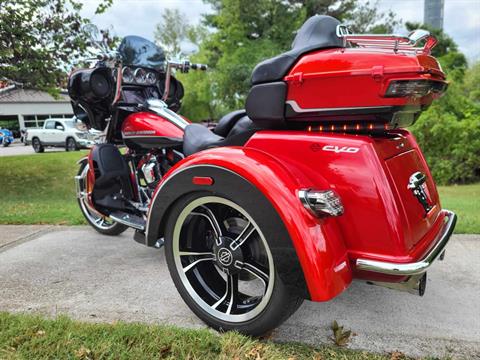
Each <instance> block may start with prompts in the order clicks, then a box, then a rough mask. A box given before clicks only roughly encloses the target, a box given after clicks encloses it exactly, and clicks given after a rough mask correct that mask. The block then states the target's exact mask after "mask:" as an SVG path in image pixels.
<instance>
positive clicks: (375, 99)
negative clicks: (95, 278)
mask: <svg viewBox="0 0 480 360" xmlns="http://www.w3.org/2000/svg"><path fill="white" fill-rule="evenodd" d="M435 43H436V40H435V38H434V37H432V36H431V35H430V34H429V33H428V32H426V31H423V30H417V31H414V32H412V33H411V34H410V35H409V36H408V37H402V36H396V35H358V34H351V33H350V32H349V31H348V29H347V28H346V27H345V26H343V25H341V24H340V23H339V22H338V21H337V20H336V19H334V18H332V17H328V16H314V17H312V18H310V19H309V20H307V21H306V23H305V24H304V25H303V26H302V27H301V28H300V30H299V31H298V34H297V35H296V37H295V40H294V41H293V45H292V49H291V50H290V51H288V52H286V53H284V54H281V55H279V56H276V57H274V58H272V59H268V60H265V61H263V62H261V63H260V64H258V65H257V66H256V68H255V69H254V71H253V74H252V87H251V89H250V93H249V95H248V98H247V100H246V105H245V110H238V111H234V112H232V113H229V114H227V115H225V116H224V117H223V118H222V119H220V121H219V122H218V124H217V125H216V127H215V128H214V129H213V130H211V129H209V128H207V127H206V126H203V125H201V124H192V123H190V122H189V121H188V120H187V119H185V118H184V117H182V116H181V115H179V114H177V113H176V111H177V110H178V109H179V107H180V102H181V98H182V96H183V87H182V85H181V83H180V82H179V81H178V80H177V79H176V78H175V77H174V74H173V72H172V70H174V69H176V71H180V72H188V71H189V70H194V69H200V70H205V69H206V66H205V65H201V64H191V63H189V62H188V61H180V62H176V61H166V60H165V56H164V53H163V51H162V49H160V48H159V47H157V46H156V45H154V44H153V43H151V42H149V41H148V40H145V39H142V38H139V37H135V36H128V37H126V38H125V39H123V41H122V43H121V45H120V47H119V49H118V51H117V52H116V53H113V54H104V55H102V56H101V57H100V59H99V61H98V63H97V64H96V65H95V66H94V67H92V68H89V69H83V70H78V71H75V72H73V73H72V74H71V76H70V79H69V93H70V97H71V99H72V105H73V108H74V110H75V113H76V115H77V116H78V117H79V118H81V119H82V120H83V121H84V122H85V123H86V124H87V125H88V126H90V127H93V128H95V129H98V130H102V131H104V133H105V142H104V143H102V144H99V145H96V146H95V147H94V148H93V149H92V150H91V152H90V154H89V156H88V158H85V159H82V160H81V161H80V170H79V174H78V176H76V178H75V180H76V185H77V194H78V202H79V205H80V208H81V210H82V212H83V214H84V215H85V217H86V219H87V221H88V222H89V223H90V224H91V225H92V227H93V228H94V229H95V230H97V231H98V232H100V233H102V234H108V235H118V234H120V233H121V232H123V231H124V230H125V229H127V228H129V227H130V228H133V229H135V236H134V238H135V240H136V241H138V242H140V243H142V244H144V245H146V246H151V247H161V246H163V245H165V253H166V260H167V263H168V268H169V270H170V274H171V276H172V278H173V281H174V283H175V285H176V287H177V289H178V291H179V293H180V295H181V296H182V298H183V299H184V300H185V302H186V303H187V305H188V306H189V307H190V308H191V310H192V311H193V312H194V313H195V314H196V315H197V316H198V317H200V318H201V319H202V320H203V321H205V322H206V323H207V324H208V325H210V326H212V327H214V328H215V329H219V330H230V329H235V330H238V331H240V332H242V333H245V334H250V335H261V334H264V333H265V332H267V331H269V330H271V329H273V328H274V327H276V326H278V325H279V324H281V323H282V322H283V321H285V320H286V319H287V318H288V317H289V316H290V315H291V314H293V313H294V312H295V310H296V309H297V308H298V307H299V306H300V304H301V303H302V301H303V299H308V300H311V301H327V300H330V299H332V298H334V297H335V296H337V295H338V294H340V293H341V292H342V291H344V290H345V289H346V288H347V287H348V286H349V285H350V283H351V282H352V280H353V279H361V280H363V281H366V282H367V283H369V284H376V285H381V286H386V287H389V288H394V289H399V290H404V291H408V292H411V293H415V294H418V295H423V293H424V291H425V285H426V271H427V269H428V268H429V267H430V266H431V265H432V263H433V262H434V261H435V260H436V259H441V258H443V256H444V253H445V250H444V249H445V246H446V245H447V242H448V240H449V238H450V236H451V234H452V232H453V229H454V227H455V222H456V216H455V214H454V213H452V212H451V211H448V210H444V209H442V208H441V205H440V200H439V196H438V193H437V190H436V188H435V184H434V182H433V179H432V176H431V173H430V171H429V169H428V166H427V163H426V162H425V158H424V156H423V155H422V152H421V150H420V149H419V147H418V145H417V143H416V141H415V139H414V137H413V136H412V134H411V133H410V132H409V131H408V130H405V128H406V127H408V126H409V125H411V124H413V123H414V122H415V120H416V119H417V118H418V116H419V115H420V113H421V112H422V110H424V109H425V108H426V107H428V106H429V105H430V104H431V102H432V101H433V100H434V99H435V98H438V97H439V96H441V95H442V94H443V92H444V91H445V90H446V88H447V82H446V81H445V75H444V73H443V72H442V70H441V68H440V65H439V63H438V62H437V60H436V59H435V58H433V57H432V56H430V51H431V49H432V48H433V47H434V46H435ZM122 149H124V150H122ZM151 276H157V275H156V274H151ZM152 306H155V304H152Z"/></svg>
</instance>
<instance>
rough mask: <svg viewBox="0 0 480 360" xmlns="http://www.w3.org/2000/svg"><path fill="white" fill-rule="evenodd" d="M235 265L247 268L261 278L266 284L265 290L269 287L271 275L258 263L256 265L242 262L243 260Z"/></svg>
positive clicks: (246, 269) (243, 268)
mask: <svg viewBox="0 0 480 360" xmlns="http://www.w3.org/2000/svg"><path fill="white" fill-rule="evenodd" d="M235 266H237V267H239V268H241V269H242V270H245V271H247V272H249V273H250V274H252V275H253V276H255V277H256V278H258V279H260V280H261V281H262V283H263V285H264V286H265V290H266V289H267V285H268V280H269V276H268V275H267V274H266V273H265V272H264V271H263V270H262V269H260V267H259V266H258V265H254V264H252V263H248V262H241V261H236V262H235Z"/></svg>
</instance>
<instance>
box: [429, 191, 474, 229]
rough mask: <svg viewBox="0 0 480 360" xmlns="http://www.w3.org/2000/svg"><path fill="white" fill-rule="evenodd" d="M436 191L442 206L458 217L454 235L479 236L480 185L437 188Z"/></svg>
mask: <svg viewBox="0 0 480 360" xmlns="http://www.w3.org/2000/svg"><path fill="white" fill-rule="evenodd" d="M438 191H439V193H440V201H441V203H442V206H443V207H444V208H445V209H448V210H452V211H454V212H455V213H456V214H457V216H458V222H457V226H456V228H455V233H457V234H480V183H479V184H472V185H453V186H439V187H438Z"/></svg>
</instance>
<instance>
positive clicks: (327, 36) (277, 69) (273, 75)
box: [252, 15, 343, 85]
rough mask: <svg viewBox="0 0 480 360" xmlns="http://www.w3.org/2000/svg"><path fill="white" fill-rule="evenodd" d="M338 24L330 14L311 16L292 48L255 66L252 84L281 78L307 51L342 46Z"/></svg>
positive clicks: (299, 31)
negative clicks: (338, 34) (338, 33)
mask: <svg viewBox="0 0 480 360" xmlns="http://www.w3.org/2000/svg"><path fill="white" fill-rule="evenodd" d="M339 24H340V22H339V21H338V20H337V19H335V18H333V17H331V16H326V15H315V16H312V17H311V18H310V19H308V20H307V21H306V22H305V23H304V24H303V25H302V27H301V28H300V29H299V30H298V33H297V36H295V39H294V40H293V43H292V50H290V51H288V52H286V53H283V54H280V55H278V56H275V57H274V58H271V59H267V60H264V61H262V62H261V63H259V64H258V65H257V66H255V69H253V73H252V85H255V84H260V83H266V82H273V81H278V80H282V78H283V77H284V76H285V75H286V74H287V72H288V71H289V70H290V68H291V67H292V66H293V65H294V64H295V62H296V61H297V59H298V58H299V57H300V56H302V55H303V54H305V53H307V52H310V51H314V50H320V49H326V48H338V47H343V41H342V39H341V38H339V37H338V36H337V33H336V32H337V25H339Z"/></svg>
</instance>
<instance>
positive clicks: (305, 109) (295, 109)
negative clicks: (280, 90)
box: [285, 100, 391, 113]
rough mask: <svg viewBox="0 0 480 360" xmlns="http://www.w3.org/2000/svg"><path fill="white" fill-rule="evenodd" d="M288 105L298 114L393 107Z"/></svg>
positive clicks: (291, 103)
mask: <svg viewBox="0 0 480 360" xmlns="http://www.w3.org/2000/svg"><path fill="white" fill-rule="evenodd" d="M285 104H286V105H290V106H291V107H292V109H293V111H295V112H297V113H306V112H330V111H348V110H368V109H386V108H390V107H391V106H364V107H361V106H355V107H343V108H340V107H338V108H302V107H300V105H298V104H297V102H296V101H295V100H287V101H285Z"/></svg>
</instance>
